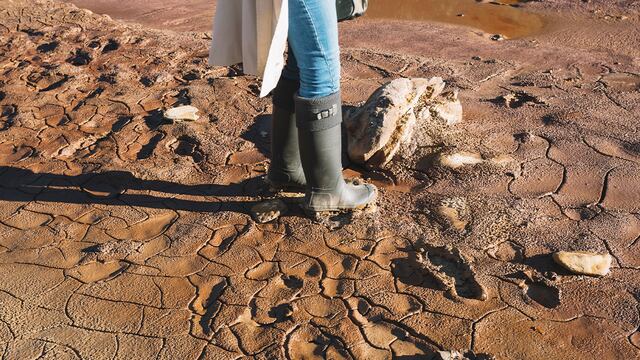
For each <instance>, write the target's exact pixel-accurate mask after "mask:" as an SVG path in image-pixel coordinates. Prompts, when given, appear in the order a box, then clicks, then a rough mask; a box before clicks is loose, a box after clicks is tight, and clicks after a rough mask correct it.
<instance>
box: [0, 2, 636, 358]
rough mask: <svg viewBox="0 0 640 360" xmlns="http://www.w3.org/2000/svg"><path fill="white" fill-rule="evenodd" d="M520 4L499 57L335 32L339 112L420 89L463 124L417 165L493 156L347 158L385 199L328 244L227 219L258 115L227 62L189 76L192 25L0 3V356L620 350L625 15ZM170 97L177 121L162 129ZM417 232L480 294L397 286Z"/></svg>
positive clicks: (365, 31)
mask: <svg viewBox="0 0 640 360" xmlns="http://www.w3.org/2000/svg"><path fill="white" fill-rule="evenodd" d="M142 3H143V2H135V1H134V2H128V3H127V4H128V6H131V7H132V10H131V12H129V11H127V14H131V13H132V12H133V11H134V10H135V9H143V8H141V7H137V8H136V7H135V6H134V5H135V4H138V5H140V4H142ZM165 6H168V5H166V4H165ZM483 6H498V5H488V4H487V5H483ZM523 6H524V8H525V9H526V10H527V11H530V12H532V13H536V14H539V15H540V16H543V17H544V18H545V19H549V24H548V25H547V28H546V29H545V30H544V31H543V32H541V33H539V34H537V35H535V36H534V37H525V38H522V39H518V40H509V41H501V42H495V41H491V40H490V39H489V35H491V34H489V33H484V32H482V31H480V30H476V29H473V28H462V27H455V26H453V25H446V24H436V23H421V22H400V21H392V20H372V19H359V20H357V21H354V22H349V23H345V24H343V25H342V36H343V43H344V47H343V49H344V51H343V53H344V54H343V65H344V69H343V73H344V77H343V78H344V81H343V87H344V94H345V100H346V101H347V103H349V104H355V103H357V102H360V101H363V100H365V99H366V97H367V96H368V95H369V94H370V93H371V92H372V91H373V89H375V88H376V87H378V86H379V85H380V84H382V83H384V82H387V81H389V80H390V79H392V78H396V77H399V76H408V77H416V76H420V77H430V76H441V77H443V78H445V79H446V80H447V81H448V82H449V83H450V84H451V85H452V86H457V87H459V88H460V89H461V93H460V94H461V99H462V101H463V105H464V108H465V111H466V112H465V119H464V122H463V123H462V124H460V125H458V126H456V127H455V128H454V129H452V130H451V131H450V133H448V134H447V136H446V142H444V143H443V144H440V145H438V146H436V147H435V148H434V149H431V150H432V153H435V154H438V153H440V152H454V151H467V152H472V153H479V154H480V155H481V156H482V157H483V158H484V159H494V158H498V157H499V158H500V159H507V160H504V161H501V162H500V165H496V164H495V163H492V162H486V163H483V164H479V165H475V166H466V167H461V168H458V169H455V170H454V169H449V168H445V167H442V166H439V165H438V164H437V162H435V161H433V157H425V158H424V159H422V160H423V161H421V162H419V166H418V167H417V168H410V169H408V168H400V169H395V170H397V171H398V172H397V173H398V174H400V175H398V178H394V176H393V174H390V173H384V174H383V173H376V172H366V171H363V170H362V169H352V170H351V171H350V174H354V173H363V174H364V176H365V177H367V178H369V177H370V178H371V179H372V180H375V181H376V182H377V183H380V184H382V185H387V186H385V187H383V189H382V191H381V199H380V204H379V211H378V213H377V214H375V215H370V216H367V217H361V218H356V219H353V220H352V221H350V222H347V223H346V224H344V225H343V226H341V227H340V228H338V229H337V230H330V229H329V228H328V227H327V226H325V225H322V224H316V223H313V222H311V221H310V220H308V219H306V218H304V217H303V216H302V212H301V211H300V210H299V209H298V208H297V207H296V206H294V205H293V204H290V205H291V206H290V208H291V209H290V210H291V212H290V213H289V214H288V215H287V216H285V217H282V218H281V219H279V220H278V221H277V222H275V223H272V224H268V225H259V224H256V223H255V222H254V221H253V220H252V218H251V216H250V215H249V214H248V210H249V209H250V208H251V206H252V205H253V204H255V203H256V202H257V201H260V200H261V199H262V198H263V195H264V191H263V190H262V188H263V183H262V180H261V178H260V176H261V175H262V174H264V172H265V167H266V166H268V161H267V160H266V158H267V157H268V155H267V154H266V153H267V151H266V149H267V148H268V143H267V141H266V140H265V137H264V136H262V135H263V134H262V133H263V132H264V131H266V130H267V129H268V120H269V118H268V114H269V113H270V111H271V108H270V101H269V99H257V98H256V93H257V90H258V86H257V82H256V80H255V79H253V78H250V77H245V76H238V72H237V69H236V68H210V67H207V65H206V57H207V50H208V46H209V37H210V36H209V35H208V34H205V33H202V32H200V33H177V32H170V31H166V30H152V29H148V28H144V27H141V26H133V25H124V24H122V23H119V22H117V21H115V20H112V19H110V18H107V17H102V16H98V15H95V14H93V13H90V12H87V11H84V10H79V9H78V8H75V7H73V6H71V5H67V4H63V3H59V2H53V1H35V2H34V1H26V0H13V1H5V2H4V3H3V5H2V9H0V107H1V112H0V274H2V281H0V356H1V357H2V358H3V359H31V358H41V359H114V358H116V359H131V358H135V359H157V358H160V359H226V358H229V359H235V358H242V357H255V358H265V359H266V358H269V359H273V358H292V359H299V358H313V357H318V358H322V357H325V358H336V359H337V358H357V359H377V358H381V359H385V358H392V357H398V358H401V357H407V358H411V357H414V358H426V359H429V358H432V357H433V356H435V352H436V351H437V350H451V349H459V350H464V351H467V350H472V351H474V352H476V353H483V354H490V355H492V356H495V357H496V358H497V359H567V358H578V359H583V358H585V359H586V358H597V359H637V358H640V357H639V351H640V340H639V339H640V335H639V332H638V329H639V326H640V304H639V301H640V256H639V254H640V134H638V121H640V105H639V104H640V62H639V60H638V58H639V57H640V53H639V51H640V50H638V49H640V40H639V39H640V34H639V32H640V30H639V29H640V26H639V25H640V18H639V12H640V6H639V4H638V3H637V2H633V1H626V2H625V1H617V2H611V1H604V0H603V1H595V0H594V1H591V2H588V3H584V2H573V1H554V2H547V1H544V2H529V3H526V4H524V5H523ZM108 9H109V8H107V10H108ZM118 11H120V10H118ZM136 11H137V10H136ZM145 11H148V10H145ZM142 12H144V11H142ZM113 13H114V14H117V12H113ZM184 17H188V16H187V15H184ZM166 18H169V17H168V16H167V17H164V15H163V16H159V17H158V19H159V20H158V19H156V20H158V21H160V22H161V23H163V22H164V21H165V20H163V19H166ZM203 19H204V17H203ZM558 19H560V20H562V21H560V20H558ZM153 20H154V19H150V20H149V21H153ZM203 21H205V20H203ZM206 21H208V20H206ZM161 23H155V26H156V27H162V26H165V25H162V24H161ZM198 26H202V27H204V25H198ZM208 27H209V25H206V28H208ZM191 30H198V31H201V30H202V29H201V28H193V29H191ZM371 34H375V35H376V36H371ZM507 94H516V99H517V101H514V102H512V103H511V106H506V105H505V104H504V103H503V102H501V101H499V98H500V97H501V96H503V95H507ZM187 103H190V104H192V105H194V106H196V107H198V108H199V109H200V110H201V114H202V115H203V116H202V118H201V119H200V120H198V121H196V122H180V123H173V122H171V121H168V120H167V119H164V118H163V117H162V116H161V110H163V109H166V108H168V107H171V106H173V105H176V104H187ZM393 182H395V184H392V183H393ZM443 208H445V209H448V210H447V211H441V210H439V209H443ZM451 209H452V210H451ZM456 217H459V219H457V218H456ZM424 243H426V244H429V245H430V246H432V247H437V246H442V245H451V246H453V247H455V248H458V249H460V250H461V251H462V252H463V253H464V254H465V255H466V256H468V257H469V261H470V264H472V265H473V266H472V267H471V266H466V265H465V266H459V265H455V264H456V262H455V259H454V260H451V259H449V258H446V261H448V262H447V264H453V265H451V267H452V268H454V270H455V271H451V273H450V274H447V275H449V276H450V277H452V278H456V279H462V278H465V277H472V278H473V279H475V280H476V281H478V282H479V283H481V284H482V285H483V286H484V288H486V291H487V295H488V299H487V300H486V301H479V300H474V299H471V298H469V297H464V296H461V297H459V296H453V295H451V293H450V292H448V291H446V290H445V289H443V288H442V286H441V284H439V283H438V282H437V281H435V280H434V279H433V278H432V277H431V276H429V275H428V274H427V273H425V272H424V271H422V270H421V269H422V268H421V266H420V264H418V261H417V255H416V252H417V251H418V250H419V249H420V248H421V247H422V246H423V244H424ZM557 250H587V251H597V252H603V253H610V254H611V255H612V256H613V257H614V259H615V261H614V268H613V269H612V272H611V274H610V275H609V276H607V277H605V278H600V279H596V278H586V277H577V276H572V275H571V274H568V273H566V272H564V271H563V270H562V269H561V268H559V267H558V266H556V265H554V264H553V263H552V261H551V257H550V256H549V254H550V253H551V252H553V251H557ZM432 260H433V261H435V262H436V263H438V262H440V263H442V261H443V260H442V259H438V258H434V259H432ZM465 264H466V263H465ZM535 272H538V273H542V274H546V275H547V277H548V279H546V280H541V279H540V278H538V277H536V276H532V274H535ZM457 290H458V293H459V294H464V293H465V292H464V290H465V289H464V288H462V289H457Z"/></svg>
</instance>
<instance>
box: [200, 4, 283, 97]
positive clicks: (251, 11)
mask: <svg viewBox="0 0 640 360" xmlns="http://www.w3.org/2000/svg"><path fill="white" fill-rule="evenodd" d="M288 5H289V3H288V0H218V4H217V7H216V16H215V19H214V24H213V41H212V45H211V51H210V53H209V64H211V65H218V66H228V65H233V64H238V63H243V68H244V72H245V73H247V74H251V75H255V76H259V77H261V78H262V89H261V91H260V97H264V96H267V95H268V94H269V93H270V92H271V90H273V89H274V88H275V87H276V85H277V84H278V80H279V79H280V74H281V73H282V68H283V67H284V52H285V49H286V46H287V34H288V31H289V7H288Z"/></svg>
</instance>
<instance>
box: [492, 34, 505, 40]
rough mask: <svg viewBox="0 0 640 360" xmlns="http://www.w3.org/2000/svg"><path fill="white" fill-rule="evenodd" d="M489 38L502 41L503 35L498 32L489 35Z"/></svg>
mask: <svg viewBox="0 0 640 360" xmlns="http://www.w3.org/2000/svg"><path fill="white" fill-rule="evenodd" d="M491 40H493V41H504V40H505V37H504V36H503V35H500V34H495V35H493V36H492V37H491Z"/></svg>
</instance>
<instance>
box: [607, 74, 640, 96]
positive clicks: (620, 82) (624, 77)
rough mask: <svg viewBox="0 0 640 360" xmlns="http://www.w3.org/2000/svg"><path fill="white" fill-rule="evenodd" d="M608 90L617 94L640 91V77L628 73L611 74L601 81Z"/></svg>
mask: <svg viewBox="0 0 640 360" xmlns="http://www.w3.org/2000/svg"><path fill="white" fill-rule="evenodd" d="M601 81H602V82H603V83H604V84H605V86H606V87H607V89H611V90H613V91H617V92H633V91H638V90H640V75H636V74H628V73H611V74H608V75H605V76H604V77H603V78H602V80H601Z"/></svg>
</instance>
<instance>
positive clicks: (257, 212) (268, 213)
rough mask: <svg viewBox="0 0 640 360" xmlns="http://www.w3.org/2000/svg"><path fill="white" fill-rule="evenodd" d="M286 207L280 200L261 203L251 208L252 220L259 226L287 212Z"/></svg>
mask: <svg viewBox="0 0 640 360" xmlns="http://www.w3.org/2000/svg"><path fill="white" fill-rule="evenodd" d="M287 210H288V208H287V205H286V204H285V203H284V202H283V201H282V200H280V199H275V200H268V201H264V202H261V203H259V204H257V205H255V206H254V207H252V208H251V214H252V215H253V218H254V219H255V220H256V221H257V222H258V223H260V224H266V223H268V222H271V221H273V220H276V219H277V218H279V217H280V216H282V215H284V214H285V213H286V212H287Z"/></svg>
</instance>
